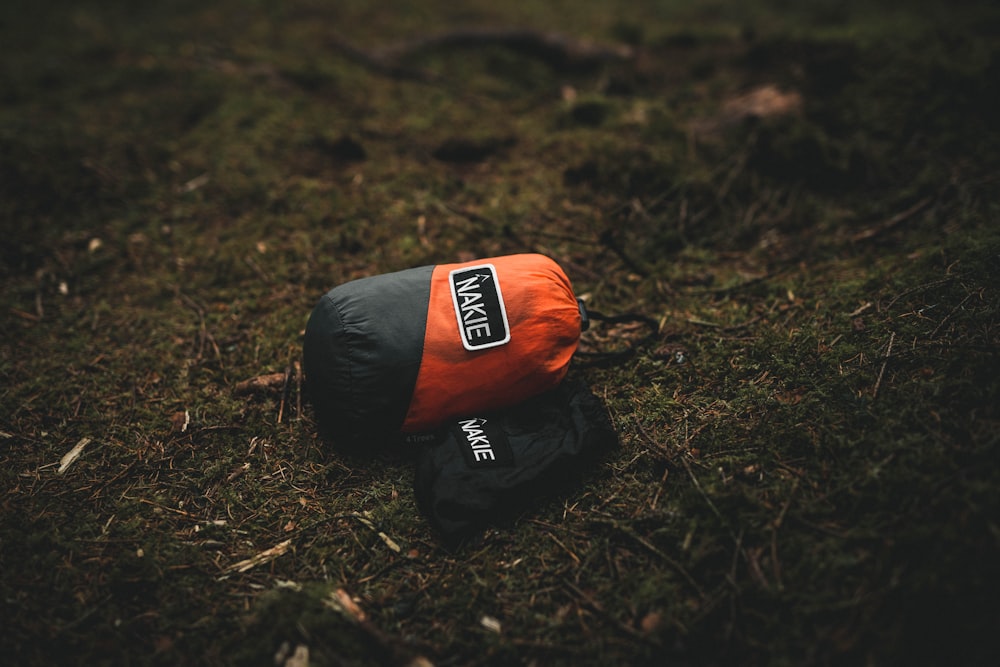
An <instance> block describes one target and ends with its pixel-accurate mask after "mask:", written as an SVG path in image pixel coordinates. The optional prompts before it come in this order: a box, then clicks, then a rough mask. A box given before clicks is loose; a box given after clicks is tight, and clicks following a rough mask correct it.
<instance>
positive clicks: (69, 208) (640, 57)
mask: <svg viewBox="0 0 1000 667" xmlns="http://www.w3.org/2000/svg"><path fill="white" fill-rule="evenodd" d="M494 5H495V3H486V2H479V1H478V0H473V1H470V2H467V3H462V4H461V5H460V6H457V7H456V6H455V5H454V3H444V2H436V1H428V2H423V3H420V4H411V3H403V2H387V3H378V4H377V5H375V6H373V5H371V4H370V3H364V2H340V3H324V2H317V1H309V0H295V1H292V2H271V1H267V0H260V1H257V2H233V1H230V0H218V1H206V2H187V1H181V2H170V3H167V2H152V3H142V4H140V5H136V4H135V3H126V2H113V1H106V2H87V1H82V2H73V3H68V2H50V3H29V2H23V1H21V0H15V1H13V2H7V3H4V5H3V7H2V8H0V54H2V56H3V57H2V58H0V231H2V233H3V242H2V243H0V279H2V281H3V290H2V296H0V461H2V466H0V479H2V486H3V496H2V497H3V500H2V502H3V506H2V510H0V511H2V515H0V593H2V601H0V603H2V604H3V617H4V619H5V620H4V623H3V624H2V625H0V648H2V650H3V654H4V655H5V656H7V658H8V659H9V660H10V661H11V664H74V663H76V664H88V665H97V664H170V665H174V664H248V665H251V664H279V665H302V664H306V663H305V660H308V664H313V665H341V664H407V663H413V662H414V661H419V660H420V659H422V660H425V661H429V662H432V663H433V664H440V665H448V664H461V665H466V664H538V665H547V664H574V665H575V664H588V663H590V664H594V663H600V664H707V665H712V664H860V663H864V664H874V665H884V664H995V663H996V661H997V659H998V657H1000V646H998V641H997V637H998V631H1000V614H998V610H997V604H996V599H997V597H998V594H1000V558H998V556H1000V526H998V522H997V517H998V516H1000V507H998V504H1000V502H998V497H997V491H996V489H997V483H998V481H1000V480H998V472H997V468H996V460H997V444H998V443H997V440H998V432H1000V430H998V428H997V404H998V379H997V378H998V364H997V350H998V348H997V343H998V307H997V304H998V299H997V286H998V267H1000V234H998V231H997V215H998V204H997V196H996V193H997V187H998V176H1000V146H998V142H1000V133H998V132H997V121H996V119H997V118H998V116H1000V91H998V82H1000V56H998V41H1000V37H998V36H1000V11H998V10H997V9H996V8H995V7H994V6H992V5H991V3H985V2H983V3H977V2H948V3H945V2H931V1H926V2H901V1H900V2H895V1H891V0H880V1H878V2H853V1H852V2H827V1H825V0H810V1H808V2H795V3H792V2H785V1H782V0H757V1H755V2H728V1H717V2H695V1H693V0H676V1H675V2H629V3H624V2H620V3H619V2H592V1H589V0H577V1H576V2H572V3H569V2H550V3H534V2H532V3H528V2H524V3H507V4H505V5H504V6H502V7H500V6H494ZM484 28H489V29H490V30H492V31H494V32H491V33H490V34H483V33H482V32H475V31H482V30H483V29H484ZM501 30H506V31H511V30H520V31H526V32H520V33H517V35H516V37H517V38H516V39H515V38H513V37H512V36H511V34H510V33H506V35H507V39H501V37H502V36H503V35H502V34H500V33H499V32H497V31H501ZM470 31H471V32H472V36H473V37H475V38H476V39H471V40H469V39H458V37H463V36H464V37H468V36H470V35H469V33H470ZM442 35H445V36H449V37H450V38H451V39H444V38H441V36H442ZM523 251H535V252H543V253H545V254H548V255H550V256H552V257H554V258H555V259H556V260H557V261H559V262H560V263H561V264H562V265H563V266H564V267H565V268H566V270H567V272H568V274H569V275H570V277H571V279H572V280H573V282H574V286H575V288H576V290H577V292H578V293H579V294H582V295H585V296H586V298H587V299H588V302H589V303H590V304H591V305H592V306H593V307H594V308H596V309H597V310H601V311H608V312H624V311H640V312H643V313H646V314H648V315H650V316H652V317H654V318H656V319H657V320H658V321H659V323H660V327H659V332H658V334H657V336H656V338H655V340H653V341H652V342H650V343H649V344H646V345H644V346H643V347H642V348H641V350H640V352H639V354H637V355H636V356H635V357H633V358H632V359H630V360H629V361H627V362H625V363H622V364H618V365H614V366H610V367H605V368H594V367H589V368H584V367H580V368H575V369H574V370H573V371H572V372H573V374H574V375H576V376H578V377H580V378H582V379H583V380H585V381H586V382H587V383H588V384H589V385H590V386H591V387H592V388H593V389H594V391H595V393H597V394H598V395H599V396H601V398H602V399H603V400H604V401H605V402H606V403H607V405H608V407H609V411H610V413H611V416H612V418H613V421H614V423H615V425H616V427H617V429H618V430H619V433H620V434H621V441H622V446H621V449H620V451H619V452H617V453H616V454H615V455H614V456H613V457H612V458H611V459H610V460H608V461H607V462H605V463H604V464H603V465H602V466H601V468H600V469H599V470H597V471H595V472H594V475H593V476H592V478H591V479H590V480H588V482H587V484H586V486H585V487H583V488H580V489H579V490H578V492H576V493H575V494H573V495H571V496H568V497H562V498H556V499H551V500H550V501H549V502H547V503H546V504H544V505H540V506H539V507H538V508H537V509H536V510H535V511H532V512H530V513H528V514H526V515H525V516H523V517H521V518H520V519H519V520H518V521H516V522H515V523H514V524H513V525H505V526H499V527H495V528H491V529H489V530H487V531H486V532H485V533H484V534H483V535H482V536H481V537H480V538H479V539H477V540H475V541H473V542H472V543H470V544H467V545H465V546H464V547H462V548H460V549H458V550H455V551H451V550H446V549H445V548H444V547H443V546H442V545H441V544H440V542H439V540H438V539H437V537H436V536H435V535H434V534H433V533H432V532H431V531H430V529H429V528H428V526H427V525H426V523H425V521H424V520H423V518H422V517H421V515H420V514H419V512H418V511H417V509H416V507H415V505H414V502H413V498H412V490H411V487H412V481H413V476H412V470H411V469H410V467H409V465H407V464H406V462H402V461H396V460H391V459H379V460H377V461H375V462H369V463H364V464H361V463H359V462H356V461H351V460H347V459H344V458H343V457H340V456H338V455H336V454H335V453H333V452H331V451H330V450H329V448H328V447H326V446H324V445H323V444H322V443H321V442H319V441H318V440H317V439H316V436H315V426H314V422H313V419H312V415H311V414H310V412H309V408H308V404H307V403H306V402H305V401H304V397H303V396H302V392H301V383H300V376H299V374H298V372H297V369H298V366H297V363H298V359H299V353H300V332H301V330H302V328H303V327H304V325H305V321H306V318H307V316H308V314H309V312H310V310H311V308H312V306H313V304H314V303H315V301H316V299H317V298H318V297H319V296H320V295H321V294H322V293H323V292H325V291H326V290H327V289H329V288H330V287H332V286H333V285H336V284H338V283H340V282H343V281H345V280H348V279H352V278H356V277H360V276H363V275H371V274H374V273H379V272H384V271H391V270H397V269H402V268H406V267H410V266H416V265H421V264H427V263H440V262H451V261H458V260H466V259H472V258H475V257H482V256H488V255H494V254H501V253H510V252H523ZM631 333H632V332H630V331H628V330H626V329H617V330H615V329H612V330H607V329H598V330H597V331H594V332H591V333H588V334H587V335H586V336H585V340H584V343H583V344H584V346H585V347H586V348H587V349H607V348H608V347H609V346H614V345H616V344H619V343H620V342H621V341H622V340H627V339H628V338H629V336H630V335H631ZM269 374H276V375H277V380H275V381H274V382H272V383H271V384H269V385H267V386H265V387H264V388H262V389H256V390H240V383H241V382H244V381H246V380H249V379H251V378H257V377H260V376H264V375H269ZM74 450H75V451H76V452H77V453H78V457H77V458H73V457H71V456H70V457H67V454H68V453H69V452H71V451H74Z"/></svg>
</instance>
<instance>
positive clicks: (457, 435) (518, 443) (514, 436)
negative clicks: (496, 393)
mask: <svg viewBox="0 0 1000 667" xmlns="http://www.w3.org/2000/svg"><path fill="white" fill-rule="evenodd" d="M470 421H477V423H475V424H472V423H470ZM481 422H486V424H482V423H481ZM470 432H471V433H470ZM501 434H502V436H503V437H502V447H503V448H504V449H505V450H509V453H510V456H511V459H510V460H501V458H503V459H506V458H507V455H506V454H504V456H503V457H501V456H500V452H499V451H498V452H497V456H496V457H493V456H490V457H482V458H485V459H486V460H485V461H479V460H476V459H478V458H480V457H474V458H473V460H470V458H469V456H468V455H467V452H465V451H464V450H463V448H468V447H470V446H471V447H476V448H482V447H484V446H485V445H484V443H483V438H486V439H487V440H489V441H490V444H491V445H492V444H494V443H497V442H498V440H499V439H498V437H497V436H498V435H501ZM617 444H618V434H617V433H616V432H615V430H614V428H613V427H612V425H611V422H610V420H609V419H608V415H607V411H606V409H605V407H604V404H603V403H602V402H601V400H600V399H599V398H597V397H596V396H594V394H593V393H592V392H591V391H590V389H589V388H587V387H586V386H585V385H583V384H581V383H579V382H576V381H570V380H566V381H563V383H562V384H561V385H560V386H558V387H556V388H555V389H553V390H551V391H549V392H546V393H544V394H541V395H540V396H536V397H534V398H531V399H528V400H527V401H525V402H524V403H522V404H520V405H518V406H515V407H513V408H509V409H507V410H503V411H500V412H497V413H494V414H492V415H487V416H485V417H484V418H481V419H479V420H461V419H460V420H456V422H455V423H454V424H453V425H452V426H451V427H449V428H448V430H447V432H446V434H445V435H444V436H443V437H442V438H441V439H440V440H439V441H437V442H435V443H433V444H430V445H426V446H424V447H423V449H422V451H421V452H420V454H419V457H418V460H417V469H416V477H415V480H414V490H415V493H416V497H417V501H418V503H419V505H420V508H421V509H422V510H423V512H424V513H425V514H426V515H427V517H428V519H429V520H430V522H431V524H432V525H433V526H434V527H435V528H436V529H437V530H438V531H439V532H440V533H441V535H442V537H444V538H445V540H446V541H449V542H457V541H460V540H461V539H463V538H465V537H468V536H469V535H470V534H471V533H473V532H475V531H476V530H478V529H481V528H482V527H483V526H484V525H486V524H487V523H491V522H497V521H505V520H509V519H511V518H514V517H516V516H517V514H518V513H520V512H523V511H524V510H526V509H529V508H530V507H532V506H533V505H536V504H537V503H538V501H539V499H542V498H545V497H551V496H552V495H554V494H556V493H560V492H565V491H566V490H568V489H571V488H573V486H574V485H578V484H580V483H581V481H582V473H583V472H584V471H585V470H586V469H587V468H588V467H589V466H591V465H592V464H593V463H595V461H597V460H598V459H599V458H600V456H601V455H603V454H605V453H606V452H608V451H609V450H611V449H613V448H614V447H616V446H617ZM494 458H495V460H494Z"/></svg>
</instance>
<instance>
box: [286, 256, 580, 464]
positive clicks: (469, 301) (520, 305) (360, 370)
mask: <svg viewBox="0 0 1000 667" xmlns="http://www.w3.org/2000/svg"><path fill="white" fill-rule="evenodd" d="M584 317H585V314H584V311H583V309H582V307H581V306H580V304H579V302H578V301H577V299H576V297H575V296H574V294H573V288H572V286H571V285H570V281H569V278H567V277H566V274H565V273H564V272H563V270H562V269H561V268H560V267H559V265H558V264H556V263H555V262H554V261H553V260H551V259H549V258H548V257H545V256H543V255H536V254H523V255H508V256H504V257H494V258H490V259H483V260H475V261H472V262H465V263H461V264H440V265H437V266H424V267H419V268H414V269H408V270H405V271H399V272H396V273H388V274H383V275H377V276H371V277H368V278H361V279H359V280H354V281H351V282H349V283H345V284H343V285H340V286H338V287H335V288H333V289H332V290H330V291H329V292H327V293H326V294H325V295H324V296H323V297H322V298H321V299H320V301H319V303H318V304H317V305H316V307H315V309H314V310H313V312H312V315H311V316H310V318H309V323H308V324H307V325H306V331H305V341H304V345H303V360H304V365H305V373H306V381H307V386H308V389H309V394H310V398H311V400H312V403H313V406H314V408H315V411H316V417H317V421H318V425H319V430H320V433H321V435H323V436H324V437H325V438H327V439H328V440H330V441H331V442H332V443H333V444H335V445H338V446H340V447H342V448H344V449H346V450H349V451H353V452H357V453H372V452H375V451H378V449H380V448H381V447H382V446H383V445H385V444H387V443H388V442H391V441H393V440H395V439H396V438H398V437H399V436H400V435H402V434H414V433H425V432H429V431H433V430H434V429H436V428H438V427H439V426H441V425H442V424H443V423H444V422H446V421H447V420H449V419H451V418H454V417H458V416H463V415H469V414H476V413H481V412H484V411H488V410H489V411H492V410H497V409H500V408H504V407H507V406H511V405H515V404H517V403H520V402H522V401H524V400H525V399H527V398H529V397H531V396H534V395H537V394H540V393H542V392H544V391H546V390H548V389H551V388H553V387H555V386H556V385H557V384H559V382H560V381H561V380H562V378H563V377H564V376H565V374H566V371H567V369H568V367H569V363H570V360H571V359H572V357H573V353H574V352H575V351H576V347H577V343H578V342H579V338H580V331H581V325H582V322H583V321H584V319H583V318H584Z"/></svg>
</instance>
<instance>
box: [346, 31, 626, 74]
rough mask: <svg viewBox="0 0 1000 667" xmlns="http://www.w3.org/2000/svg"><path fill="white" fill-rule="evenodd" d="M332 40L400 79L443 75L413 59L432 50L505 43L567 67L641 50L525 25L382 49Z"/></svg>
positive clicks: (620, 58) (622, 57)
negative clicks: (525, 26) (413, 64)
mask: <svg viewBox="0 0 1000 667" xmlns="http://www.w3.org/2000/svg"><path fill="white" fill-rule="evenodd" d="M331 43H332V45H333V47H334V48H336V49H337V50H338V51H340V52H341V54H343V55H344V56H346V57H347V58H349V59H350V60H352V61H354V62H356V63H357V64H359V65H362V66H364V67H366V68H368V69H370V70H372V71H375V72H378V73H380V74H386V75H388V76H392V77H395V78H413V79H419V80H423V81H429V80H434V79H436V78H438V77H437V76H436V75H435V74H433V73H431V72H429V71H427V70H424V69H418V68H414V67H412V65H409V64H408V63H409V61H411V60H412V59H413V58H414V57H415V56H417V55H419V54H421V53H427V52H429V51H441V50H449V49H457V48H470V47H480V46H488V45H499V46H504V47H507V48H509V49H511V50H513V51H516V52H518V53H523V54H525V55H528V56H532V57H535V58H538V59H539V60H541V61H543V62H545V63H548V64H549V65H552V66H553V67H557V68H561V69H571V68H586V67H594V66H596V65H600V64H602V63H607V62H616V61H625V60H631V59H632V58H634V57H635V50H634V49H633V48H632V47H630V46H626V45H624V44H616V45H607V44H596V43H594V42H590V41H588V40H583V39H576V38H573V37H569V36H568V35H563V34H561V33H556V32H541V31H537V30H528V29H521V28H459V29H455V30H449V31H445V32H439V33H436V34H432V35H427V36H424V37H417V38H415V39H410V40H406V41H402V42H398V43H395V44H390V45H388V46H384V47H382V48H378V49H361V48H358V47H356V46H354V45H352V44H351V43H350V42H348V41H347V40H345V39H344V38H343V37H341V36H340V35H336V34H334V35H333V36H332V41H331Z"/></svg>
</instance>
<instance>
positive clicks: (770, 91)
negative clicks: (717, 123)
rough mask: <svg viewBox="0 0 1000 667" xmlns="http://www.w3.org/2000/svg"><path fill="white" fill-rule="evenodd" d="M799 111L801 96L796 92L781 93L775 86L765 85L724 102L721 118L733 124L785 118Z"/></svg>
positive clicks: (800, 108)
mask: <svg viewBox="0 0 1000 667" xmlns="http://www.w3.org/2000/svg"><path fill="white" fill-rule="evenodd" d="M801 110H802V96H801V95H799V94H798V93H797V92H795V91H791V92H787V93H786V92H782V91H781V90H779V89H778V87H777V86H775V85H773V84H766V85H763V86H759V87H757V88H754V89H753V90H751V91H750V92H747V93H744V94H743V95H737V96H736V97H732V98H730V99H728V100H726V101H725V102H724V103H723V105H722V116H723V118H724V119H726V120H728V122H730V123H735V122H739V121H742V120H744V119H746V118H770V117H773V116H787V115H790V114H796V113H798V112H800V111H801Z"/></svg>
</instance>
